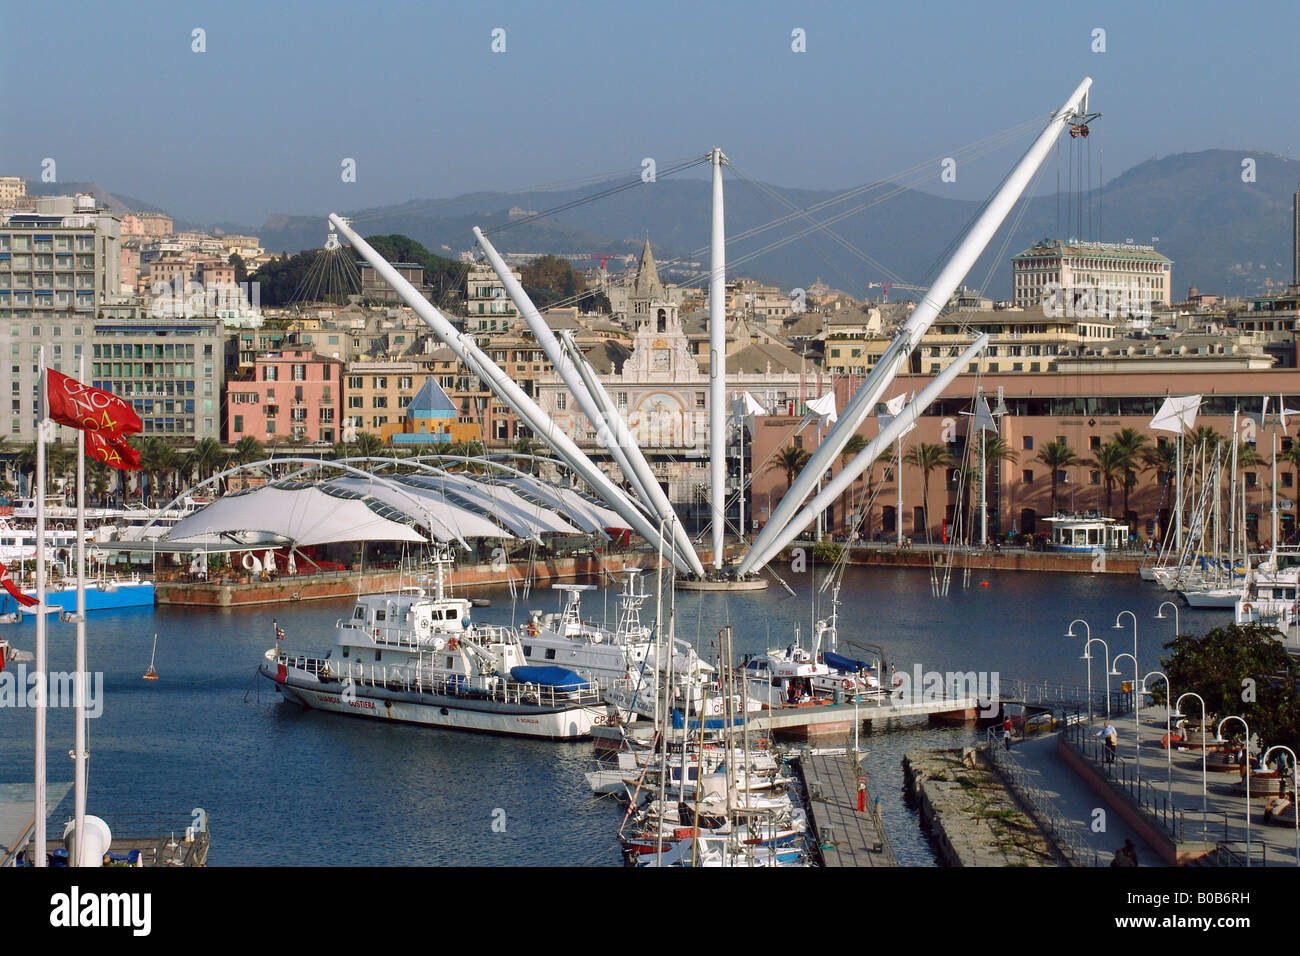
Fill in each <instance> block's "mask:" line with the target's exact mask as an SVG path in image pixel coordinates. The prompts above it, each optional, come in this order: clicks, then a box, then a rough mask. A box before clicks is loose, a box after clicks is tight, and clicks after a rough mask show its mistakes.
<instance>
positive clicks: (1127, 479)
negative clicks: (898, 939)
mask: <svg viewBox="0 0 1300 956" xmlns="http://www.w3.org/2000/svg"><path fill="white" fill-rule="evenodd" d="M1110 440H1111V443H1112V444H1116V445H1119V447H1120V448H1121V449H1123V451H1124V475H1123V480H1122V482H1121V485H1120V487H1121V489H1122V490H1123V492H1124V520H1126V521H1127V520H1128V513H1129V511H1128V496H1129V492H1130V491H1132V490H1133V489H1134V488H1136V487H1137V464H1138V462H1139V461H1142V460H1143V456H1144V455H1145V454H1146V451H1147V447H1148V446H1149V445H1150V444H1151V439H1149V438H1148V437H1147V436H1146V435H1144V434H1142V433H1141V432H1140V431H1138V430H1137V429H1136V428H1121V429H1120V430H1119V431H1117V432H1116V433H1115V434H1113V435H1111V436H1110Z"/></svg>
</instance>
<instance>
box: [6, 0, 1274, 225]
mask: <svg viewBox="0 0 1300 956" xmlns="http://www.w3.org/2000/svg"><path fill="white" fill-rule="evenodd" d="M1298 19H1300V14H1297V12H1296V11H1295V9H1294V8H1293V7H1290V6H1289V5H1288V4H1286V3H1258V4H1235V5H1233V6H1232V7H1231V9H1228V8H1227V7H1226V6H1225V5H1223V4H1211V3H1208V2H1186V3H1179V4H1173V5H1168V4H1159V5H1157V4H1130V3H1107V2H1102V3H1090V4H1086V5H1084V4H1071V5H1065V4H1058V3H1049V2H1038V3H999V4H972V3H964V2H934V3H909V4H894V5H889V6H883V5H872V6H866V5H863V4H860V3H805V4H794V3H748V4H739V3H726V2H707V3H706V2H700V0H694V2H677V0H661V2H658V3H635V4H628V3H622V2H604V3H587V2H577V0H559V2H555V3H546V4H540V3H539V4H509V3H490V2H489V3H455V4H451V3H429V2H425V3H404V2H387V3H379V4H366V5H361V4H355V3H342V2H338V0H318V2H313V3H243V2H220V3H185V4H175V3H161V2H157V3H155V2H141V3H131V4H100V3H90V2H85V3H70V2H58V0H52V2H49V0H47V2H42V3H37V4H16V3H10V4H8V5H7V7H6V10H5V12H4V15H3V24H2V27H3V28H2V29H0V88H3V90H4V93H5V95H4V97H3V99H2V101H0V174H6V175H14V174H17V175H25V176H31V177H39V175H40V171H41V161H42V159H44V158H46V157H51V158H54V159H55V160H56V162H57V172H58V177H59V179H60V180H61V181H67V182H72V181H85V180H94V181H96V182H98V183H99V184H100V185H102V186H103V187H105V188H107V189H109V190H111V191H115V192H120V193H125V194H127V195H131V196H135V197H138V198H141V199H145V200H148V201H151V202H154V203H157V204H159V205H161V206H162V207H164V208H165V209H167V210H168V211H169V212H171V213H172V214H173V215H176V216H178V217H180V218H184V219H189V220H198V221H205V222H210V221H218V220H224V221H233V222H238V223H243V224H246V225H249V226H257V225H260V224H261V223H263V222H264V221H265V219H266V217H267V216H268V215H270V214H274V213H294V214H315V213H323V212H325V211H326V210H329V209H344V210H350V209H359V208H364V207H368V206H374V205H380V204H385V203H394V202H401V201H403V200H406V199H412V198H429V197H445V196H452V195H457V194H460V193H464V192H471V191H475V190H488V189H492V190H495V189H513V188H520V187H527V186H535V185H540V184H544V183H552V182H559V181H564V180H570V179H576V178H581V177H587V176H592V175H594V174H597V173H602V172H611V173H613V172H615V171H619V172H618V175H620V176H623V177H626V176H628V175H630V174H633V173H635V172H638V171H639V169H640V162H641V159H642V158H643V157H646V156H653V157H656V159H657V160H658V161H659V162H660V164H661V165H662V164H664V163H665V161H666V160H672V159H676V158H680V157H684V156H688V155H694V154H697V153H703V152H704V151H706V150H707V149H708V148H709V147H710V146H712V145H714V144H715V143H716V144H718V145H721V146H722V147H723V148H724V150H726V151H727V153H728V154H729V155H730V156H731V157H732V158H733V159H734V160H735V161H736V162H737V163H738V164H739V165H740V166H741V167H742V168H743V169H744V170H745V171H746V172H747V173H748V174H750V175H753V176H758V177H761V178H763V179H765V180H767V181H769V182H772V183H776V184H780V185H788V186H806V187H817V188H847V187H849V186H853V185H856V184H859V183H862V182H866V181H869V180H872V179H876V178H878V177H881V176H885V175H889V174H891V173H893V172H896V171H898V170H900V169H903V168H906V167H908V166H910V165H911V164H913V163H916V162H919V161H922V160H925V159H928V158H931V157H941V156H944V155H946V154H947V153H948V152H949V151H951V150H954V149H956V148H958V147H960V146H962V145H963V144H966V143H969V142H970V141H972V140H975V139H978V138H980V137H982V136H985V135H987V134H989V133H990V132H993V131H996V130H998V129H1002V128H1005V127H1009V126H1013V125H1015V124H1017V123H1020V122H1021V121H1023V120H1026V119H1030V118H1032V117H1035V116H1040V115H1041V116H1042V117H1043V118H1044V119H1045V118H1046V116H1047V114H1048V113H1049V112H1050V111H1051V110H1053V109H1055V108H1056V107H1057V106H1058V105H1060V103H1061V102H1062V101H1063V100H1064V99H1065V97H1066V95H1067V94H1068V93H1069V92H1070V90H1072V89H1073V88H1074V86H1075V84H1076V83H1077V82H1078V81H1079V79H1080V78H1081V77H1083V76H1084V75H1091V76H1092V77H1094V79H1095V81H1096V82H1095V85H1094V87H1093V104H1092V105H1093V108H1094V109H1098V110H1100V111H1101V112H1103V113H1104V114H1105V116H1104V118H1103V120H1102V121H1101V124H1100V126H1099V128H1098V133H1099V134H1100V137H1099V140H1098V141H1096V142H1095V144H1094V145H1095V146H1096V147H1097V148H1099V149H1101V150H1102V151H1103V153H1104V164H1105V172H1106V176H1107V178H1108V179H1109V178H1111V177H1112V176H1113V175H1115V174H1118V173H1119V172H1121V171H1123V170H1124V169H1126V168H1128V167H1130V166H1132V165H1134V164H1136V163H1138V162H1140V161H1142V160H1144V159H1149V158H1150V157H1152V156H1153V155H1157V154H1158V155H1166V154H1169V153H1177V152H1185V151H1191V150H1199V149H1206V148H1212V147H1228V148H1241V149H1249V150H1253V151H1257V152H1259V151H1267V152H1274V153H1280V154H1283V155H1288V156H1300V130H1297V127H1296V123H1295V114H1296V102H1295V91H1296V88H1297V75H1296V74H1297V65H1296V64H1297V60H1296V57H1295V50H1294V37H1295V35H1296V26H1297V20H1298ZM196 28H201V29H203V30H204V31H205V32H206V37H205V39H206V52H203V53H196V52H193V51H192V49H191V47H192V43H193V41H192V31H193V30H194V29H196ZM496 28H501V29H504V30H505V44H506V50H505V52H504V53H493V52H492V50H491V44H492V31H493V30H494V29H496ZM796 28H800V29H802V30H804V31H805V33H806V47H807V50H806V52H804V53H795V52H793V51H792V49H791V44H792V39H791V32H792V30H794V29H796ZM1096 28H1101V29H1104V30H1105V31H1106V34H1105V43H1106V52H1104V53H1094V52H1092V49H1091V47H1092V45H1093V30H1094V29H1096ZM1028 139H1029V137H1025V138H1023V139H1022V140H1021V141H1020V143H1019V144H1018V145H1020V146H1023V145H1024V144H1027V142H1028ZM348 157H350V158H353V159H355V160H356V163H357V181H356V182H355V183H343V182H342V181H341V178H340V169H341V166H340V164H341V162H342V160H343V159H344V158H348ZM1013 158H1014V154H1013V153H1011V152H1007V151H1005V150H1004V151H1001V152H999V153H995V154H993V155H992V156H990V157H989V158H988V159H986V160H983V161H980V162H978V163H972V164H970V165H969V167H968V168H963V169H961V170H960V172H959V175H958V182H956V183H954V184H943V185H941V184H940V183H939V175H938V174H939V170H938V168H937V166H936V170H935V182H934V185H933V187H925V186H923V187H922V188H927V189H931V188H932V191H935V192H939V191H940V190H942V189H949V190H952V191H953V194H956V195H961V196H965V197H977V196H978V197H982V196H983V195H985V194H986V193H987V191H988V190H989V189H990V188H991V187H992V185H993V184H994V183H995V182H996V181H997V179H998V178H1000V176H1001V175H1002V174H1003V173H1004V172H1005V170H1006V169H1007V168H1008V167H1009V166H1010V164H1011V163H1012V161H1013ZM1054 188H1055V183H1054V182H1053V183H1050V184H1049V183H1044V184H1043V186H1042V187H1041V190H1051V189H1054ZM1041 190H1040V191H1041Z"/></svg>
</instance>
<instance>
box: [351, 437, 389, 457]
mask: <svg viewBox="0 0 1300 956" xmlns="http://www.w3.org/2000/svg"><path fill="white" fill-rule="evenodd" d="M356 446H357V454H358V455H359V456H361V457H362V458H376V457H378V456H379V453H380V452H382V451H383V450H384V440H383V439H382V438H380V437H379V436H378V435H376V434H374V433H373V432H362V433H361V434H359V435H357V440H356Z"/></svg>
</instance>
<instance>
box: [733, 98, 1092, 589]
mask: <svg viewBox="0 0 1300 956" xmlns="http://www.w3.org/2000/svg"><path fill="white" fill-rule="evenodd" d="M1091 86H1092V78H1091V77H1084V79H1083V82H1082V83H1080V84H1079V85H1078V87H1076V88H1075V90H1074V92H1073V93H1071V94H1070V98H1069V99H1068V100H1066V101H1065V103H1064V104H1063V105H1062V106H1061V108H1060V109H1059V110H1057V111H1056V112H1055V113H1054V114H1052V120H1051V122H1049V123H1048V124H1047V128H1046V129H1044V130H1043V131H1042V133H1040V134H1039V135H1038V138H1037V139H1036V140H1034V143H1033V145H1032V146H1030V147H1029V151H1028V152H1026V153H1025V155H1024V156H1023V157H1022V158H1021V160H1020V162H1019V163H1018V164H1016V167H1015V169H1013V170H1012V171H1011V175H1009V176H1008V177H1007V179H1006V181H1005V182H1004V183H1003V184H1002V186H1001V187H1000V188H999V189H998V191H997V193H995V194H994V196H993V198H992V200H990V201H989V204H988V206H987V207H986V208H985V209H984V212H983V213H981V214H980V217H979V219H977V220H976V221H975V224H974V225H973V226H971V228H970V231H969V232H968V233H967V234H966V237H965V238H964V239H963V240H962V242H961V245H959V246H958V247H957V251H956V252H955V253H953V257H952V258H951V259H950V260H949V261H948V264H947V265H946V266H945V267H944V269H943V271H942V272H940V273H939V276H938V278H937V279H935V280H934V284H933V285H932V286H931V287H930V291H929V292H927V293H926V294H925V296H924V297H923V298H922V299H921V301H920V303H918V304H917V306H916V308H915V309H913V310H912V314H911V315H910V316H908V319H907V321H906V322H905V323H904V324H903V327H902V329H900V330H899V333H898V335H897V336H896V337H895V338H894V341H893V342H891V343H890V345H889V347H888V348H887V349H886V350H885V352H884V354H883V355H881V357H880V360H879V361H878V362H877V363H876V366H875V368H873V369H872V370H871V373H870V374H869V375H868V376H867V378H866V381H864V382H863V383H862V385H861V387H860V388H859V389H858V390H857V392H856V393H855V394H854V396H853V398H852V399H851V400H850V401H849V404H848V405H847V406H846V407H845V409H844V411H843V412H841V413H840V417H839V421H837V422H836V423H835V425H834V426H833V427H832V428H831V430H830V432H828V433H827V435H826V437H825V439H823V441H822V442H821V444H820V445H819V447H818V448H817V451H816V452H815V453H814V454H813V456H812V458H811V459H809V461H808V464H807V465H806V466H804V469H803V471H801V472H800V473H799V476H798V477H797V478H796V479H795V481H794V484H793V485H792V486H791V488H790V490H789V491H788V492H786V495H785V497H784V498H782V499H781V503H780V504H778V505H777V507H776V510H775V511H774V512H773V513H772V517H771V518H770V519H769V520H768V523H767V525H766V526H765V527H764V528H763V531H762V533H760V534H759V536H758V538H757V539H755V541H754V544H753V547H752V548H751V549H750V552H749V554H747V555H746V556H745V559H744V560H743V561H742V562H741V564H740V568H739V570H740V572H741V573H745V572H749V571H753V570H754V567H755V565H756V564H757V563H758V562H756V561H754V560H752V558H753V556H754V555H755V554H757V553H759V552H760V551H764V550H769V551H770V545H771V543H772V542H773V541H775V540H776V539H777V536H778V535H780V534H781V533H782V531H783V530H784V528H785V525H786V524H787V522H789V520H790V519H791V517H792V516H793V515H794V513H795V511H796V510H797V509H798V508H799V506H800V505H801V504H803V501H804V499H805V498H806V497H807V496H808V493H809V492H810V491H811V490H812V488H813V486H814V485H816V484H817V481H818V478H819V477H820V476H821V475H822V474H823V473H825V471H826V470H827V469H828V468H829V467H830V465H831V463H832V462H833V461H834V460H835V458H836V456H837V455H839V453H840V451H841V450H842V449H843V447H844V445H845V444H846V443H847V442H848V440H849V438H850V437H852V436H853V434H854V433H856V432H857V430H858V429H859V428H860V427H861V426H862V423H863V422H864V421H865V420H866V418H867V416H868V415H869V414H871V410H872V409H873V408H874V407H875V405H876V403H877V402H878V401H880V397H881V396H882V395H883V394H884V392H885V389H886V388H888V387H889V383H890V382H892V381H893V379H894V376H895V375H897V374H898V371H899V369H900V368H901V367H902V364H903V362H905V361H906V360H907V358H908V356H909V355H911V354H912V351H913V350H914V349H915V348H916V346H917V345H918V344H919V343H920V341H921V337H922V336H923V335H925V333H926V332H927V331H928V330H929V328H930V326H931V325H933V324H934V320H935V319H936V318H938V316H939V312H940V311H941V310H942V309H943V307H944V305H946V304H947V302H948V299H949V298H950V297H951V296H952V294H953V292H954V291H956V289H957V286H958V284H959V283H960V282H961V281H962V279H964V278H965V277H966V273H968V272H969V271H970V270H971V267H972V266H974V265H975V261H976V260H977V259H978V258H979V257H980V255H981V254H983V252H984V248H985V246H987V245H988V244H989V242H990V241H991V240H992V239H993V236H994V234H995V233H996V232H997V231H998V228H999V227H1000V226H1001V225H1002V221H1003V220H1004V219H1005V218H1006V216H1007V214H1008V213H1009V212H1010V211H1011V208H1012V207H1013V206H1014V205H1015V204H1016V201H1017V200H1018V199H1019V198H1020V194H1021V193H1022V192H1024V190H1025V188H1026V187H1027V186H1028V185H1029V181H1030V180H1031V179H1032V178H1033V176H1034V174H1035V173H1036V172H1037V171H1038V167H1039V166H1040V165H1042V163H1043V160H1044V159H1046V158H1047V155H1048V153H1049V152H1050V150H1051V147H1052V144H1053V143H1054V142H1055V141H1056V138H1057V136H1059V135H1060V133H1061V130H1062V129H1064V127H1065V125H1066V123H1068V122H1069V120H1070V119H1071V118H1072V117H1073V116H1075V115H1076V113H1078V112H1082V111H1084V110H1086V109H1087V103H1088V90H1089V88H1090V87H1091Z"/></svg>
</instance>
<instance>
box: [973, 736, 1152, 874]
mask: <svg viewBox="0 0 1300 956" xmlns="http://www.w3.org/2000/svg"><path fill="white" fill-rule="evenodd" d="M1056 736H1057V735H1056V734H1045V735H1043V736H1039V737H1031V738H1029V739H1027V740H1022V741H1018V742H1015V743H1013V745H1012V747H1011V753H1010V756H1011V758H1012V759H1013V760H1015V761H1016V763H1018V764H1019V765H1020V767H1021V768H1022V769H1023V770H1024V772H1025V775H1026V777H1027V778H1028V779H1029V781H1030V782H1031V783H1032V784H1033V786H1035V787H1037V788H1038V789H1039V790H1041V791H1042V792H1043V793H1044V794H1046V795H1047V797H1048V798H1049V799H1050V800H1051V801H1052V804H1053V806H1054V807H1055V808H1056V809H1057V810H1058V811H1059V812H1060V814H1061V815H1062V816H1063V817H1065V819H1066V820H1067V821H1068V822H1070V823H1072V824H1073V825H1074V827H1075V828H1076V830H1077V832H1078V833H1079V834H1080V835H1081V836H1082V837H1083V839H1084V840H1086V841H1087V845H1088V849H1090V850H1091V851H1092V852H1093V853H1094V854H1096V858H1097V860H1098V861H1100V862H1101V863H1102V864H1103V865H1104V864H1107V863H1109V862H1110V860H1111V859H1112V858H1113V857H1114V855H1115V851H1116V850H1118V849H1119V848H1120V847H1122V846H1123V845H1124V841H1125V840H1132V841H1133V844H1134V846H1136V847H1137V854H1138V864H1139V865H1140V866H1153V865H1159V862H1160V857H1159V855H1158V854H1157V853H1156V851H1155V850H1154V849H1153V848H1152V847H1151V846H1149V845H1148V844H1147V843H1146V841H1145V840H1144V839H1142V837H1141V836H1140V835H1139V834H1138V833H1137V832H1136V831H1135V830H1134V829H1133V828H1132V827H1130V826H1128V825H1127V824H1126V823H1125V822H1124V821H1123V820H1122V819H1120V817H1119V815H1118V814H1115V813H1112V812H1111V811H1110V809H1109V808H1108V807H1107V806H1106V804H1105V803H1104V802H1103V801H1102V799H1101V797H1100V796H1099V795H1098V794H1097V792H1096V791H1095V790H1093V789H1092V788H1091V787H1089V786H1088V784H1087V782H1086V781H1085V780H1083V778H1082V777H1080V776H1079V774H1078V773H1077V772H1076V771H1075V770H1074V769H1073V768H1072V767H1071V766H1070V765H1069V764H1067V763H1066V762H1065V761H1064V760H1063V759H1062V758H1061V756H1060V755H1059V754H1058V753H1057V743H1056ZM994 746H998V747H1000V746H1002V744H1001V742H1000V741H999V742H997V743H996V744H995V745H994ZM1098 808H1101V809H1103V810H1105V815H1104V818H1099V817H1098V816H1097V810H1098ZM1099 825H1100V826H1104V828H1103V829H1094V827H1096V826H1099Z"/></svg>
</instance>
